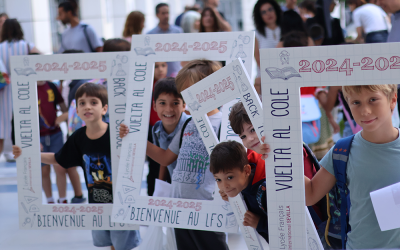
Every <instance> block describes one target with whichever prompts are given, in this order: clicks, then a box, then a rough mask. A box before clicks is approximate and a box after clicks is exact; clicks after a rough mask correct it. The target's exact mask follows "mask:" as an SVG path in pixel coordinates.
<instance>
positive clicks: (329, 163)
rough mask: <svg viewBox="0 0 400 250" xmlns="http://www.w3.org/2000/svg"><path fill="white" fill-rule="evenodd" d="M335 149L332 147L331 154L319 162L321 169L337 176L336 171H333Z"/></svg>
mask: <svg viewBox="0 0 400 250" xmlns="http://www.w3.org/2000/svg"><path fill="white" fill-rule="evenodd" d="M333 148H334V147H332V148H331V149H330V150H329V152H328V153H327V154H326V155H325V156H324V158H322V160H321V161H320V162H319V163H320V165H321V167H323V168H325V169H326V170H328V172H329V173H330V174H331V175H333V176H335V171H334V170H333V160H332V150H333Z"/></svg>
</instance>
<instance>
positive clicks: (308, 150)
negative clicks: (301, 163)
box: [303, 142, 321, 172]
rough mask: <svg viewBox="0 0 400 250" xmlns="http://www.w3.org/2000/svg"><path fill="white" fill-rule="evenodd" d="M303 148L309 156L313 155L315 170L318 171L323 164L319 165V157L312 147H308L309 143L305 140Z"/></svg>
mask: <svg viewBox="0 0 400 250" xmlns="http://www.w3.org/2000/svg"><path fill="white" fill-rule="evenodd" d="M303 148H304V149H305V150H306V152H307V154H308V155H309V156H311V158H312V161H313V163H314V167H315V170H317V172H318V171H319V170H320V168H321V166H320V165H319V162H318V160H317V157H315V155H314V153H313V151H312V150H311V149H310V147H308V145H307V144H306V143H304V142H303Z"/></svg>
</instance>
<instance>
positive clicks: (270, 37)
mask: <svg viewBox="0 0 400 250" xmlns="http://www.w3.org/2000/svg"><path fill="white" fill-rule="evenodd" d="M265 35H266V36H263V35H262V34H260V32H258V31H257V30H256V38H257V41H258V48H256V49H270V48H276V46H277V45H278V43H279V40H280V39H281V28H280V27H276V28H275V29H274V30H271V29H270V28H268V27H265ZM260 76H261V73H260V68H258V67H257V76H256V77H260Z"/></svg>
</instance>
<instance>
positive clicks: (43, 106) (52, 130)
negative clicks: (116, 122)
mask: <svg viewBox="0 0 400 250" xmlns="http://www.w3.org/2000/svg"><path fill="white" fill-rule="evenodd" d="M37 93H38V106H39V107H38V108H39V125H40V144H41V145H40V146H41V151H42V152H53V153H56V152H58V151H59V150H60V149H61V147H62V145H63V144H64V141H63V134H62V132H61V129H60V126H59V125H60V123H61V122H63V121H65V120H66V119H67V117H68V112H67V111H68V109H67V107H66V105H65V103H64V99H63V98H62V96H61V94H60V92H59V90H58V89H57V87H56V86H55V85H54V84H53V83H52V82H48V81H38V82H37ZM56 105H60V108H61V111H62V112H63V114H62V115H61V116H58V117H57V107H56ZM53 167H54V171H55V172H56V182H57V188H58V193H59V199H58V203H67V198H66V196H67V180H66V179H67V176H66V175H67V173H68V176H69V178H70V179H71V184H72V186H73V188H74V191H75V197H74V198H72V203H82V202H84V201H85V200H86V199H85V198H83V196H82V187H81V182H80V180H79V174H78V172H77V171H76V168H69V169H64V168H63V167H61V166H60V165H59V164H54V165H53ZM42 186H43V191H44V193H45V195H46V198H47V203H49V204H51V203H54V199H53V194H52V190H51V189H52V188H51V179H50V165H47V164H42ZM76 197H78V198H76Z"/></svg>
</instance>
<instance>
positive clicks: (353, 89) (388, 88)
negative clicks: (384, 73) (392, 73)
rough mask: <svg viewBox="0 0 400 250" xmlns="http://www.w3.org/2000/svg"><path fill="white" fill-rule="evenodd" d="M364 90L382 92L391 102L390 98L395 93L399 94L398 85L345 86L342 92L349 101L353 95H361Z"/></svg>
mask: <svg viewBox="0 0 400 250" xmlns="http://www.w3.org/2000/svg"><path fill="white" fill-rule="evenodd" d="M362 89H366V90H369V91H372V92H378V91H382V92H383V94H384V95H385V96H386V97H387V99H388V100H389V98H391V97H392V95H393V94H394V93H397V84H382V85H354V86H343V87H342V92H343V96H344V99H346V101H347V100H348V99H349V97H350V95H351V93H357V94H360V93H361V91H362Z"/></svg>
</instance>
